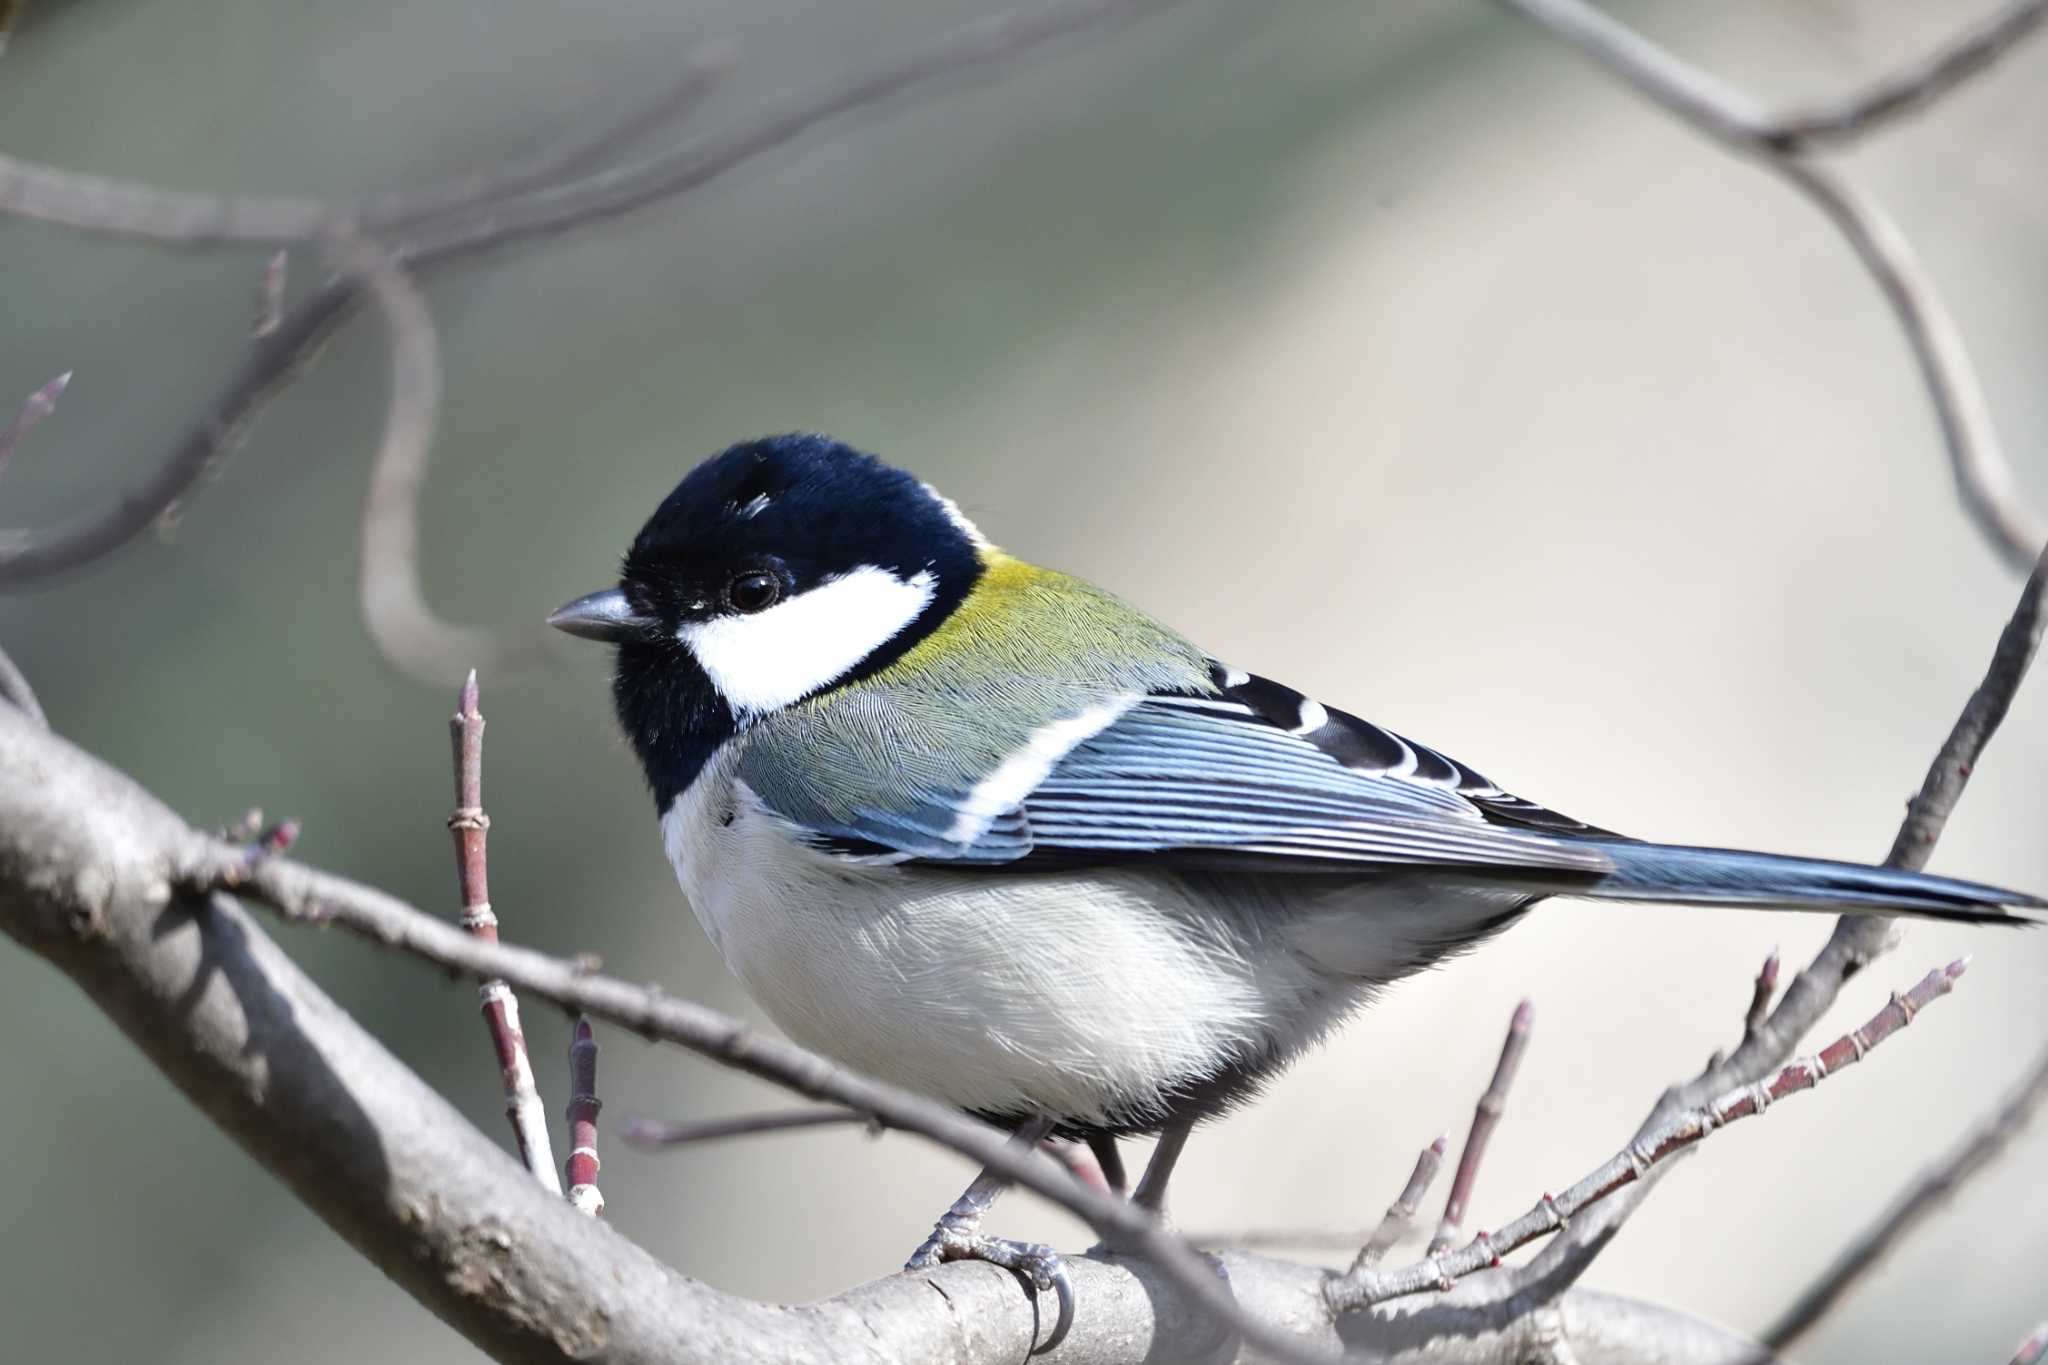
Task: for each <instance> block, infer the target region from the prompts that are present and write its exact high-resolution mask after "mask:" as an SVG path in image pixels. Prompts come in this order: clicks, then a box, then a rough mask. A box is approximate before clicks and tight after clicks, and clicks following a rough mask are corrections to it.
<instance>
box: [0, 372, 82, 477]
mask: <svg viewBox="0 0 2048 1365" xmlns="http://www.w3.org/2000/svg"><path fill="white" fill-rule="evenodd" d="M70 383H71V371H69V370H66V371H64V373H62V374H60V375H58V376H57V377H56V378H55V379H52V380H51V381H50V382H49V383H47V384H45V385H43V386H42V387H41V388H39V389H37V390H36V391H35V392H34V393H31V394H30V395H29V396H28V397H26V398H24V399H22V400H21V406H20V407H19V408H18V409H16V410H15V413H14V420H12V421H10V422H9V423H8V424H7V425H6V426H5V427H0V472H4V471H5V470H6V468H7V462H8V461H9V460H10V459H12V458H13V457H14V452H15V449H16V448H17V447H18V446H20V445H21V438H22V437H24V436H26V435H28V434H29V432H31V431H33V430H35V426H36V423H38V422H40V421H42V420H43V419H44V418H45V417H48V416H49V415H50V414H51V413H53V412H55V411H56V410H57V399H58V398H59V397H60V396H61V395H62V394H63V392H64V390H65V388H66V387H67V386H69V385H70Z"/></svg>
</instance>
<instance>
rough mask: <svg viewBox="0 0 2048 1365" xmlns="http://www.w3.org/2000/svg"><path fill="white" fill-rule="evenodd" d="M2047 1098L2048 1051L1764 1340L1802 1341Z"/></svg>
mask: <svg viewBox="0 0 2048 1365" xmlns="http://www.w3.org/2000/svg"><path fill="white" fill-rule="evenodd" d="M2044 1100H2048V1050H2043V1051H2042V1052H2041V1054H2040V1055H2039V1056H2037V1057H2036V1058H2035V1059H2034V1062H2033V1065H2032V1067H2031V1068H2030V1069H2029V1070H2028V1072H2027V1075H2026V1077H2025V1078H2024V1079H2023V1080H2022V1081H2021V1082H2020V1084H2019V1086H2018V1088H2017V1089H2015V1090H2014V1091H2013V1093H2012V1094H2011V1095H2010V1096H2009V1097H2008V1098H2007V1099H2006V1101H2005V1103H2004V1104H2002V1105H2000V1106H1999V1107H1998V1109H1997V1110H1995V1111H1994V1112H1992V1113H1990V1114H1987V1115H1985V1116H1984V1117H1983V1118H1982V1119H1980V1120H1979V1121H1978V1123H1977V1126H1976V1127H1975V1128H1974V1129H1972V1130H1971V1131H1970V1132H1969V1133H1968V1134H1966V1135H1965V1137H1964V1139H1963V1141H1962V1143H1961V1144H1960V1145H1958V1146H1957V1147H1956V1149H1955V1150H1954V1151H1952V1152H1950V1153H1949V1154H1948V1155H1947V1156H1945V1157H1943V1158H1942V1159H1941V1160H1940V1161H1938V1162H1936V1163H1935V1164H1933V1165H1932V1166H1929V1167H1928V1168H1927V1169H1926V1170H1924V1171H1922V1172H1921V1173H1920V1174H1919V1175H1918V1176H1916V1177H1914V1179H1913V1182H1912V1184H1910V1185H1908V1186H1907V1187H1906V1188H1905V1189H1904V1190H1901V1191H1900V1192H1899V1194H1898V1195H1897V1196H1896V1197H1895V1198H1894V1199H1893V1200H1892V1204H1891V1207H1890V1208H1888V1209H1886V1210H1885V1212H1884V1213H1883V1214H1882V1215H1881V1216H1880V1217H1879V1218H1878V1219H1877V1221H1876V1222H1874V1223H1872V1224H1871V1225H1870V1226H1869V1227H1867V1228H1865V1229H1864V1230H1863V1231H1862V1232H1860V1233H1858V1234H1857V1235H1856V1238H1855V1240H1854V1241H1852V1242H1850V1244H1849V1245H1848V1246H1847V1247H1846V1248H1844V1249H1843V1251H1842V1253H1841V1255H1839V1256H1837V1257H1836V1258H1835V1260H1834V1263H1833V1264H1832V1265H1830V1266H1829V1267H1828V1268H1827V1271H1826V1272H1825V1273H1824V1274H1823V1275H1822V1276H1821V1277H1820V1279H1818V1280H1816V1281H1814V1283H1813V1284H1811V1285H1809V1286H1807V1288H1806V1289H1805V1291H1804V1292H1802V1293H1801V1294H1800V1296H1799V1301H1798V1302H1797V1303H1794V1304H1793V1305H1792V1306H1791V1307H1790V1308H1787V1309H1786V1310H1785V1312H1784V1314H1783V1316H1781V1317H1780V1318H1779V1319H1778V1320H1777V1321H1776V1322H1774V1323H1772V1324H1771V1325H1770V1327H1769V1328H1768V1329H1766V1330H1765V1332H1764V1337H1763V1339H1764V1342H1765V1344H1766V1345H1768V1346H1770V1347H1771V1348H1772V1349H1773V1350H1779V1351H1783V1350H1789V1349H1791V1348H1792V1347H1793V1346H1795V1345H1797V1344H1798V1343H1799V1342H1800V1341H1801V1340H1803V1339H1804V1338H1805V1337H1806V1335H1807V1333H1809V1332H1811V1331H1812V1330H1813V1328H1814V1327H1816V1326H1817V1325H1819V1323H1820V1321H1821V1319H1822V1318H1825V1317H1826V1316H1827V1315H1828V1314H1829V1313H1830V1312H1832V1311H1833V1310H1834V1308H1835V1306H1836V1305H1837V1304H1839V1303H1841V1302H1842V1300H1844V1299H1846V1298H1847V1297H1848V1296H1849V1295H1850V1294H1851V1293H1853V1292H1854V1291H1855V1289H1856V1288H1857V1286H1858V1285H1859V1284H1860V1283H1861V1281H1862V1280H1863V1278H1864V1277H1865V1276H1866V1275H1868V1274H1869V1273H1870V1272H1871V1271H1872V1270H1874V1269H1875V1268H1876V1267H1877V1265H1878V1264H1879V1262H1881V1261H1882V1260H1883V1259H1884V1256H1885V1253H1886V1252H1888V1251H1890V1250H1891V1249H1892V1248H1894V1247H1896V1246H1897V1245H1898V1244H1899V1243H1900V1242H1902V1241H1904V1240H1905V1239H1906V1238H1907V1237H1909V1236H1911V1235H1912V1232H1913V1229H1914V1228H1916V1227H1918V1226H1919V1225H1920V1224H1921V1223H1922V1222H1923V1221H1925V1220H1926V1219H1927V1218H1929V1217H1931V1216H1932V1215H1933V1214H1934V1213H1936V1212H1937V1211H1938V1210H1939V1209H1940V1208H1941V1206H1942V1205H1943V1204H1945V1203H1947V1202H1948V1201H1949V1199H1950V1198H1952V1197H1953V1196H1954V1195H1955V1192H1956V1191H1957V1190H1958V1189H1960V1188H1962V1186H1963V1184H1964V1182H1965V1181H1967V1180H1969V1179H1970V1177H1972V1176H1974V1175H1975V1174H1977V1172H1979V1171H1981V1170H1983V1169H1984V1168H1985V1167H1986V1166H1988V1165H1990V1164H1991V1163H1992V1162H1993V1161H1996V1160H1997V1159H1998V1158H1999V1157H2000V1156H2002V1155H2003V1154H2004V1152H2005V1149H2006V1148H2007V1147H2009V1146H2011V1145H2012V1141H2013V1139H2014V1138H2016V1137H2018V1136H2019V1135H2020V1133H2021V1132H2022V1131H2023V1130H2024V1129H2025V1128H2026V1126H2027V1124H2028V1123H2030V1122H2032V1121H2033V1117H2034V1113H2035V1111H2036V1110H2038V1109H2039V1108H2040V1107H2041V1104H2042V1102H2043V1101H2044Z"/></svg>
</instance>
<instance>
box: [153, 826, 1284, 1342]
mask: <svg viewBox="0 0 2048 1365" xmlns="http://www.w3.org/2000/svg"><path fill="white" fill-rule="evenodd" d="M181 865H182V866H183V868H184V869H185V871H184V875H183V880H184V882H185V883H186V884H187V885H188V886H190V887H192V888H193V889H194V890H205V889H220V890H233V891H237V892H238V893H239V894H242V895H245V896H248V897H249V898H251V899H252V900H255V901H257V902H259V903H261V904H264V905H268V906H270V907H272V908H273V909H276V910H278V911H280V912H282V913H283V914H284V915H285V916H286V917H288V918H291V919H297V920H303V921H308V922H314V923H324V924H334V925H338V926H340V927H342V928H346V929H348V930H350V931H351V932H354V933H358V934H361V935H363V936H364V937H366V938H368V939H370V940H372V941H374V942H377V943H380V944H382V945H384V946H385V947H388V948H394V949H397V950H399V951H401V952H405V953H409V954H412V955H413V956H416V957H420V958H422V959H424V960H426V961H429V962H434V963H437V964H439V965H440V966H443V967H446V968H448V969H450V970H452V971H456V972H460V973H462V974H464V975H467V976H472V977H476V978H479V979H483V980H491V979H501V980H503V981H505V982H507V983H509V984H510V985H512V986H513V987H515V988H516V989H518V990H519V991H521V992H523V993H525V994H527V995H529V996H533V997H537V998H539V999H543V1000H549V1001H552V1002H553V1003H555V1004H557V1005H559V1006H561V1007H562V1008H564V1009H568V1010H573V1011H578V1012H581V1013H584V1014H588V1015H590V1016H591V1017H592V1018H595V1019H606V1020H610V1021H611V1022H612V1023H614V1024H617V1025H619V1026H620V1027H621V1028H625V1029H629V1030H631V1031H633V1032H635V1033H638V1034H640V1035H642V1036H643V1037H647V1038H654V1039H660V1040H662V1041H665V1042H670V1043H674V1044H677V1045H678V1046H681V1047H684V1048H687V1049H689V1050H690V1051H692V1052H696V1053H698V1054H699V1055H701V1056H704V1057H708V1058H710V1059H711V1060H713V1061H716V1062H718V1063H720V1064H721V1065H724V1066H729V1067H733V1068H735V1069H737V1070H740V1071H744V1072H746V1073H748V1074H749V1075H754V1076H758V1077H761V1078H762V1079H764V1080H768V1081H772V1082H774V1083H775V1084H778V1085H781V1086H783V1087H784V1088H786V1089H789V1090H792V1091H794V1092H796V1093H797V1094H800V1095H804V1096H807V1097H809V1098H811V1099H814V1100H822V1101H825V1102H827V1103H832V1104H838V1105H842V1106H844V1107H846V1108H848V1109H854V1110H858V1111H860V1112H862V1113H872V1114H874V1115H875V1116H876V1117H877V1118H878V1119H880V1120H881V1121H882V1122H883V1123H885V1124H887V1125H888V1126H890V1127H892V1128H900V1129H902V1130H904V1131H905V1132H911V1133H917V1134H919V1135H921V1136H923V1137H926V1138H928V1139H930V1140H932V1141H934V1142H936V1143H938V1144H939V1145H941V1146H944V1147H948V1148H951V1149H952V1150H954V1151H956V1152H959V1153H961V1154H962V1155H964V1156H967V1157H971V1158H972V1159H974V1160H976V1161H979V1162H980V1163H981V1164H982V1165H984V1166H988V1167H992V1168H994V1169H995V1170H997V1171H999V1172H1001V1173H1002V1174H1004V1175H1006V1176H1008V1177H1010V1178H1011V1179H1013V1180H1014V1181H1015V1182H1016V1183H1017V1184H1018V1185H1020V1186H1022V1187H1023V1188H1025V1189H1028V1190H1030V1191H1032V1192H1033V1193H1034V1194H1037V1195H1040V1196H1041V1197H1043V1198H1046V1199H1049V1200H1051V1201H1052V1202H1053V1203H1055V1204H1057V1205H1059V1206H1061V1207H1062V1208H1065V1209H1066V1210H1067V1211H1068V1212H1070V1213H1073V1214H1074V1215H1075V1216H1076V1217H1078V1218H1080V1219H1082V1220H1083V1221H1084V1222H1086V1223H1087V1224H1088V1225H1089V1226H1090V1227H1092V1228H1093V1229H1094V1230H1095V1231H1096V1233H1097V1235H1099V1236H1100V1237H1102V1238H1103V1239H1104V1240H1105V1241H1106V1242H1108V1243H1109V1244H1110V1245H1112V1246H1116V1247H1120V1248H1123V1249H1125V1250H1127V1251H1129V1252H1131V1253H1132V1254H1135V1255H1138V1256H1142V1257H1144V1258H1145V1259H1147V1260H1149V1261H1151V1262H1152V1263H1153V1264H1155V1265H1156V1266H1157V1267H1158V1268H1159V1271H1160V1273H1161V1274H1162V1275H1163V1276H1165V1277H1166V1279H1167V1280H1169V1281H1170V1282H1171V1283H1172V1284H1173V1285H1174V1286H1175V1288H1176V1289H1177V1290H1178V1291H1179V1292H1180V1293H1182V1294H1183V1295H1185V1296H1186V1298H1187V1300H1188V1302H1189V1303H1190V1304H1191V1305H1194V1306H1195V1307H1196V1308H1198V1310H1199V1311H1201V1312H1203V1313H1206V1314H1209V1315H1210V1317H1211V1319H1212V1320H1213V1321H1215V1322H1216V1323H1218V1324H1221V1325H1223V1326H1224V1327H1226V1328H1227V1329H1228V1330H1231V1331H1235V1332H1237V1333H1239V1334H1241V1335H1242V1336H1243V1337H1244V1339H1245V1341H1246V1342H1248V1343H1250V1344H1251V1345H1253V1346H1256V1347H1257V1348H1258V1349H1260V1350H1262V1351H1266V1352H1269V1353H1270V1354H1272V1355H1275V1356H1278V1357H1280V1358H1282V1359H1286V1360H1296V1361H1301V1360H1307V1359H1309V1358H1310V1357H1309V1356H1308V1354H1307V1353H1305V1351H1304V1350H1303V1348H1302V1346H1301V1345H1300V1343H1299V1341H1298V1340H1296V1339H1295V1338H1294V1337H1292V1336H1290V1335H1289V1334H1288V1333H1287V1332H1285V1331H1283V1330H1281V1329H1278V1328H1275V1327H1274V1326H1272V1325H1271V1324H1268V1323H1263V1322H1259V1321H1256V1320H1253V1319H1251V1318H1249V1317H1247V1316H1246V1315H1245V1313H1244V1312H1243V1311H1242V1309H1241V1308H1240V1307H1239V1305H1238V1304H1237V1303H1236V1301H1235V1300H1233V1299H1232V1298H1231V1295H1230V1292H1229V1290H1228V1289H1227V1288H1226V1286H1225V1285H1224V1283H1223V1282H1222V1281H1220V1280H1219V1279H1218V1278H1217V1277H1216V1274H1215V1272H1214V1270H1213V1269H1212V1268H1211V1267H1210V1266H1209V1265H1208V1264H1207V1263H1206V1262H1204V1261H1203V1260H1202V1259H1201V1258H1200V1257H1199V1256H1197V1255H1196V1254H1195V1253H1194V1251H1193V1250H1192V1249H1191V1248H1190V1247H1189V1246H1188V1245H1187V1243H1186V1242H1185V1241H1183V1240H1182V1239H1181V1238H1180V1237H1178V1236H1176V1235H1174V1234H1173V1233H1172V1232H1171V1231H1170V1230H1168V1229H1167V1228H1166V1227H1165V1225H1164V1224H1162V1223H1161V1222H1159V1220H1158V1219H1157V1218H1155V1217H1154V1216H1153V1215H1151V1214H1150V1213H1148V1212H1146V1211H1145V1210H1143V1209H1140V1208H1137V1207H1136V1206H1134V1205H1132V1204H1129V1203H1127V1202H1125V1201H1123V1200H1120V1199H1116V1198H1113V1197H1111V1196H1109V1195H1105V1194H1103V1193H1101V1192H1100V1191H1097V1190H1093V1189H1090V1188H1087V1187H1086V1186H1084V1185H1083V1184H1082V1183H1081V1182H1079V1181H1077V1180H1075V1179H1074V1178H1073V1177H1072V1176H1071V1175H1069V1174H1068V1173H1067V1171H1066V1170H1065V1169H1064V1168H1063V1167H1062V1166H1061V1165H1060V1164H1059V1163H1057V1162H1055V1161H1053V1160H1051V1159H1050V1158H1048V1157H1046V1156H1045V1155H1044V1154H1043V1153H1042V1152H1038V1151H1035V1150H1026V1151H1019V1150H1017V1149H1014V1148H1012V1147H1011V1146H1010V1144H1009V1141H1008V1139H1007V1136H1006V1135H1005V1134H1003V1133H1002V1132H1000V1131H999V1130H997V1129H995V1128H991V1127H989V1126H988V1125H986V1124H983V1123H979V1122H977V1121H975V1120H973V1119H971V1118H968V1117H966V1116H964V1115H961V1114H959V1113H957V1112H955V1111H954V1110H952V1109H950V1108H948V1107H946V1106H944V1105H942V1104H939V1103H937V1102H935V1101H933V1100H928V1099H925V1098H924V1097H922V1096H920V1095H915V1094H912V1093H910V1092H909V1091H906V1090H901V1089H898V1088H897V1087H895V1086H891V1085H885V1084H883V1083H881V1082H879V1081H874V1080H870V1079H868V1078H866V1077H863V1076H860V1075H857V1074H855V1073H853V1072H849V1071H846V1070H844V1069H843V1068H841V1067H839V1066H837V1065H835V1064H833V1063H831V1062H828V1061H826V1060H825V1059H824V1058H822V1057H819V1056H817V1055H815V1054H813V1053H810V1052H806V1051H804V1050H803V1049H801V1048H798V1047H796V1046H794V1045H792V1044H789V1043H784V1042H780V1041H777V1040H774V1039H770V1038H764V1037H761V1036H759V1035H758V1034H756V1033H755V1032H754V1031H753V1030H752V1029H750V1028H748V1027H747V1026H746V1025H744V1024H742V1023H740V1022H739V1021H738V1020H736V1019H731V1018H728V1017H726V1016H724V1015H721V1014H718V1013H717V1012H715V1011H713V1010H709V1009H706V1008H705V1007H703V1006H702V1005H698V1004H695V1003H693V1002H690V1001H686V1000H678V999H675V998H673V997H671V996H668V995H666V994H665V993H663V992H662V991H661V990H660V989H659V988H658V987H646V986H636V985H633V984H631V983H628V982H625V981H619V980H616V979H614V978H611V977H606V976H602V975H598V974H595V973H592V972H590V971H588V970H587V969H586V968H585V966H584V965H583V964H581V963H578V962H575V961H573V960H569V959H563V958H550V957H546V956H544V955H542V954H540V953H536V952H533V951H531V950H529V949H524V948H515V947H513V946H512V945H510V944H505V943H492V942H489V941H486V940H481V939H478V938H475V937H473V936H471V935H468V934H465V933H461V932H458V931H456V930H454V929H452V928H450V927H449V926H448V925H446V924H443V923H441V922H440V921H438V920H436V919H434V918H433V917H432V916H430V915H424V914H422V913H421V912H419V911H418V910H415V909H414V908H413V907H411V906H409V905H406V904H405V903H404V902H402V901H399V900H397V899H396V898H394V897H391V896H388V895H386V894H385V893H383V892H381V891H378V890H376V889H374V888H371V887H367V886H363V885H361V884H359V883H356V882H351V881H349V880H347V879H346V878H342V877H336V876H333V875H331V874H328V873H323V872H318V871H315V870H314V869H312V868H309V867H305V866H303V865H301V864H298V863H294V862H291V861H290V860H287V859H275V860H272V861H269V862H265V863H262V864H260V865H258V866H257V867H255V868H254V869H248V870H245V869H243V868H242V867H240V866H239V864H237V863H234V862H232V861H230V860H227V859H225V858H224V857H223V856H222V849H221V847H220V846H219V845H218V844H211V843H195V844H194V845H193V846H191V847H189V848H188V849H186V850H185V852H184V855H183V859H182V863H181Z"/></svg>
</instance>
